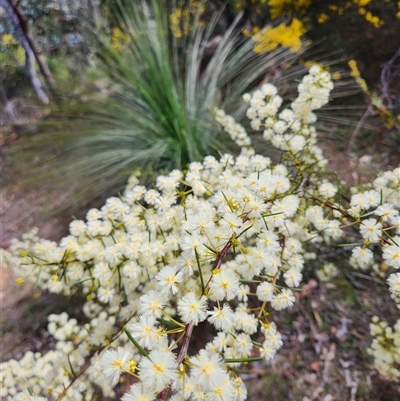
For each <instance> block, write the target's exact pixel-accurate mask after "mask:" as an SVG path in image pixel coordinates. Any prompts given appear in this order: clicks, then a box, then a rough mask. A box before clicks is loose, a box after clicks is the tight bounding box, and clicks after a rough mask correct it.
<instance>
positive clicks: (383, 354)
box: [368, 316, 400, 380]
mask: <svg viewBox="0 0 400 401" xmlns="http://www.w3.org/2000/svg"><path fill="white" fill-rule="evenodd" d="M370 332H371V336H372V337H373V341H372V344H371V346H370V348H369V349H368V353H369V354H370V355H372V356H373V357H374V364H375V366H376V367H377V369H378V371H379V373H380V374H382V375H384V376H386V377H390V378H395V379H397V380H400V320H398V321H397V322H396V324H395V325H394V327H393V328H392V327H390V326H388V325H387V323H385V322H384V321H380V320H379V318H378V317H377V316H374V317H373V318H372V323H371V324H370Z"/></svg>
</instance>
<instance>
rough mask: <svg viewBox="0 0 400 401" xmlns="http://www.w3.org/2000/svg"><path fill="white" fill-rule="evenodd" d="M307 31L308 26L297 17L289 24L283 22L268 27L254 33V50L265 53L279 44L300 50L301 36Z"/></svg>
mask: <svg viewBox="0 0 400 401" xmlns="http://www.w3.org/2000/svg"><path fill="white" fill-rule="evenodd" d="M306 32H307V28H306V27H305V26H304V24H303V23H302V22H301V21H300V20H298V19H297V18H294V19H293V20H292V22H291V23H290V24H289V25H286V24H284V23H282V24H280V25H278V26H277V27H267V28H265V29H263V30H261V31H260V32H258V33H256V34H255V35H253V37H252V39H253V40H254V42H255V45H254V52H255V53H259V54H260V53H265V52H269V51H272V50H275V49H276V48H277V47H278V46H283V47H287V48H289V49H290V50H291V51H293V52H298V51H299V50H300V49H301V37H302V35H304V33H306Z"/></svg>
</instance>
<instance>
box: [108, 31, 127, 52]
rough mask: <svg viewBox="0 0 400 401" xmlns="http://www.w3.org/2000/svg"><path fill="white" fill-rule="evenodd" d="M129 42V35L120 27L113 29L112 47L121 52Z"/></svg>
mask: <svg viewBox="0 0 400 401" xmlns="http://www.w3.org/2000/svg"><path fill="white" fill-rule="evenodd" d="M128 43H129V35H127V34H126V33H124V31H123V30H122V29H120V28H118V27H115V28H113V29H112V32H111V47H113V48H114V49H115V50H117V51H119V52H121V51H122V50H123V48H124V46H125V45H127V44H128Z"/></svg>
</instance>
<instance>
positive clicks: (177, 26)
mask: <svg viewBox="0 0 400 401" xmlns="http://www.w3.org/2000/svg"><path fill="white" fill-rule="evenodd" d="M204 9H205V7H204V3H203V2H201V1H192V2H190V4H189V6H188V7H180V8H179V7H177V8H176V9H175V10H174V11H173V12H172V13H171V14H170V15H169V17H168V18H169V28H170V30H171V32H172V34H173V35H174V36H175V37H176V38H177V39H180V38H182V37H183V36H186V35H188V34H189V33H190V31H191V30H192V27H193V24H195V23H197V24H200V25H204V21H202V20H199V19H197V16H199V15H201V14H202V13H203V12H204ZM196 19H197V21H196Z"/></svg>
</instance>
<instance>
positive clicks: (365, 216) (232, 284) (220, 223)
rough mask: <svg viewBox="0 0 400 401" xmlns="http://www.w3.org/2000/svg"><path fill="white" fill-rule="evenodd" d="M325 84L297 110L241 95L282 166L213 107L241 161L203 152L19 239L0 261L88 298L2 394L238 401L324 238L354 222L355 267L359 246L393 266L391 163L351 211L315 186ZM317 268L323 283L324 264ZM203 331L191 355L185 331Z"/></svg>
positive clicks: (315, 79)
mask: <svg viewBox="0 0 400 401" xmlns="http://www.w3.org/2000/svg"><path fill="white" fill-rule="evenodd" d="M331 88H332V84H331V81H330V76H329V74H328V73H326V72H324V71H323V70H321V68H320V67H312V68H311V70H310V74H309V75H308V76H307V77H305V78H304V79H303V81H302V83H301V84H300V85H299V97H298V99H296V100H295V101H294V102H293V103H292V105H291V108H286V109H284V110H282V111H280V110H279V109H280V106H281V104H282V98H280V97H279V96H278V94H277V90H276V88H275V87H274V86H273V85H271V84H265V85H263V86H262V88H261V89H260V90H258V91H256V92H254V93H253V94H252V95H250V94H248V95H245V100H246V101H247V102H249V103H250V107H249V109H248V111H247V115H248V117H249V118H250V120H251V125H252V128H253V129H255V130H263V131H264V138H265V139H267V140H271V142H272V144H273V145H274V146H275V147H276V148H278V149H279V150H280V151H281V152H282V157H281V161H280V163H278V164H273V163H272V162H271V160H270V159H269V158H267V157H265V156H262V155H256V154H253V152H251V151H249V149H250V144H251V142H250V140H248V135H247V133H246V131H245V129H244V128H243V127H241V126H239V124H237V123H236V122H235V121H234V120H233V119H232V118H231V117H229V116H227V115H225V113H224V112H222V111H221V110H216V117H217V119H218V121H219V122H220V123H221V125H222V126H223V127H224V128H225V129H226V130H227V131H228V133H229V134H230V135H231V137H232V139H233V140H235V141H236V142H237V143H238V144H239V145H241V146H242V147H244V148H245V150H244V151H243V152H242V153H241V154H240V155H239V156H238V157H236V158H235V157H233V156H232V155H229V154H225V155H222V156H221V158H220V160H217V159H216V158H214V157H212V156H207V157H206V158H205V159H204V160H203V162H193V163H191V164H190V165H189V166H188V168H187V171H185V172H182V171H179V170H174V171H172V172H170V173H169V174H168V175H160V176H158V178H157V179H156V182H155V184H154V187H152V188H146V187H144V186H142V185H138V184H136V185H135V184H134V183H133V184H132V185H129V186H128V187H127V189H126V191H125V193H124V194H123V195H122V196H121V197H112V198H109V199H108V200H107V201H106V203H105V205H104V206H103V207H102V208H101V209H91V210H90V211H89V212H88V213H87V216H86V220H85V221H84V220H75V221H73V222H72V223H71V224H70V235H68V236H66V237H65V238H63V239H62V240H61V241H60V243H59V244H57V243H55V242H52V241H47V240H43V239H39V238H38V237H37V236H36V233H35V232H33V233H32V234H30V235H26V236H25V237H24V238H23V239H22V241H20V242H19V241H17V240H15V241H14V243H13V245H12V247H11V249H10V252H9V253H8V254H7V258H8V260H9V263H10V264H13V265H16V264H17V262H16V258H15V255H16V253H18V252H20V253H21V255H22V257H23V263H22V264H21V266H20V274H21V281H22V280H23V278H25V277H32V278H33V279H34V280H35V281H36V283H37V284H38V285H39V286H40V287H41V288H43V289H47V290H49V291H51V292H55V293H60V294H64V295H71V294H74V293H76V292H80V293H82V294H84V295H85V296H86V300H87V301H86V303H85V304H84V305H83V312H84V313H85V315H86V317H87V322H86V323H84V324H78V323H77V321H76V320H74V319H69V318H68V316H67V315H66V314H62V315H60V316H51V317H50V318H49V332H50V333H51V334H52V335H53V336H54V337H55V339H56V340H57V346H56V349H55V350H54V351H52V352H51V353H49V354H46V355H43V356H41V355H35V358H34V359H35V360H34V362H35V363H36V364H39V365H41V366H43V368H42V369H41V374H43V376H40V375H37V373H36V370H35V373H34V372H33V368H31V366H33V359H32V357H30V359H29V361H28V362H27V363H26V364H25V365H20V364H19V363H18V362H16V361H9V362H6V363H4V364H2V365H1V370H2V372H3V375H4V377H6V380H5V382H4V388H5V394H6V395H8V396H9V398H8V399H11V398H12V397H15V396H16V393H17V392H18V391H20V393H19V394H26V391H28V389H29V390H30V391H33V392H34V393H35V394H37V395H38V396H39V395H40V396H45V395H46V396H49V395H50V399H52V400H53V399H61V398H62V397H63V396H64V395H67V396H69V397H70V398H71V399H76V400H80V399H82V400H86V399H91V397H92V395H93V394H94V393H95V391H98V390H97V389H100V390H101V391H102V394H103V395H104V396H112V395H113V387H114V386H116V385H117V384H118V383H119V381H120V379H121V377H122V376H123V377H124V378H125V380H126V381H128V382H129V383H132V385H131V387H130V390H129V391H128V392H127V393H126V394H125V395H124V396H123V397H122V400H123V401H134V400H138V399H145V400H154V399H156V398H157V397H158V399H167V398H168V397H171V399H179V400H181V399H185V400H188V399H192V400H204V399H207V400H221V401H224V400H233V401H241V400H244V399H246V395H247V392H246V389H245V387H244V385H243V383H242V380H241V378H240V376H239V374H238V373H237V369H238V368H239V367H240V366H241V364H243V363H249V362H252V361H257V360H262V361H265V362H268V361H270V360H271V359H272V358H273V357H274V355H275V354H276V352H277V351H278V350H279V348H280V347H281V346H282V345H283V340H282V336H281V334H280V332H279V330H278V328H277V326H276V324H275V322H274V315H275V314H276V313H278V312H279V311H281V310H283V309H286V308H289V307H291V306H292V305H293V304H294V302H295V296H294V292H295V291H298V290H301V288H300V284H301V281H302V277H303V273H304V271H303V270H304V266H305V265H306V263H307V264H308V265H310V266H314V265H315V266H317V265H318V263H317V262H318V261H317V260H316V259H317V254H316V251H317V250H318V249H320V248H321V246H322V245H323V244H325V245H332V244H334V243H335V242H337V241H338V240H339V239H340V238H342V237H343V235H344V233H345V231H344V230H347V229H349V228H351V227H357V228H359V233H358V234H357V233H356V235H358V236H360V237H361V238H362V241H361V243H360V246H359V247H358V248H355V249H354V250H353V254H355V255H353V256H354V260H356V261H357V263H360V259H361V258H360V257H359V254H362V253H365V255H366V256H365V264H368V263H369V262H370V259H368V258H369V254H370V247H371V246H372V245H377V244H381V245H383V258H384V259H385V261H386V263H387V264H388V265H389V266H391V267H392V268H393V269H397V268H399V265H400V263H399V254H398V244H399V242H400V241H399V240H400V238H399V236H396V234H400V226H399V213H398V210H397V208H398V207H399V199H398V189H399V186H400V184H399V182H400V169H396V170H395V171H393V172H388V173H385V174H383V175H381V176H380V177H378V178H377V179H376V180H375V181H374V183H373V187H372V188H371V189H368V190H366V191H364V192H361V191H360V192H359V193H357V194H354V195H353V196H352V198H351V201H350V203H349V204H348V205H344V204H343V202H342V198H341V197H340V196H339V194H338V187H337V185H334V184H332V183H330V182H329V181H328V180H327V179H325V178H324V177H325V176H324V174H323V171H324V170H323V166H324V165H325V164H326V160H325V159H324V158H323V155H322V152H321V150H320V149H319V148H318V147H317V145H316V133H315V129H314V128H313V127H312V126H310V125H309V124H310V123H311V122H313V121H314V120H315V118H314V115H313V113H312V110H315V109H316V108H318V107H322V106H323V105H324V104H325V103H326V102H327V99H328V97H329V90H330V89H331ZM135 181H136V180H134V182H135ZM396 193H397V197H396ZM393 233H394V234H393ZM357 249H358V250H357ZM357 252H358V254H357ZM357 255H358V256H357ZM372 258H373V256H372ZM325 266H326V272H325V275H326V277H328V274H331V273H332V271H333V269H332V268H331V267H329V264H326V265H325ZM328 267H329V268H328ZM360 267H361V266H360ZM398 278H399V277H398V273H393V274H392V275H391V276H390V277H389V285H390V291H391V292H392V293H393V296H394V297H397V298H398V299H400V293H399V292H398V289H399V280H398ZM396 280H397V281H396ZM206 327H208V329H206ZM205 330H206V332H207V333H208V334H207V336H202V337H203V338H198V341H200V343H201V345H202V347H201V348H200V350H199V351H193V350H192V348H191V347H190V340H191V338H192V336H195V335H196V333H197V332H198V331H199V332H201V333H204V332H205ZM49 355H50V356H49ZM16 366H19V368H16ZM20 366H22V369H23V370H24V377H23V380H20V379H21V375H20V373H19V372H20ZM4 372H5V373H4ZM32 389H33V390H32ZM24 391H25V393H23V392H24ZM19 397H23V396H22V395H19ZM33 399H34V398H29V397H28V398H27V400H33Z"/></svg>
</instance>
